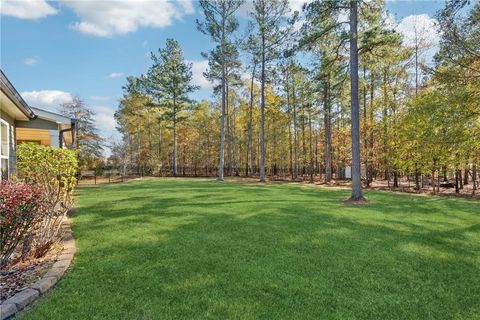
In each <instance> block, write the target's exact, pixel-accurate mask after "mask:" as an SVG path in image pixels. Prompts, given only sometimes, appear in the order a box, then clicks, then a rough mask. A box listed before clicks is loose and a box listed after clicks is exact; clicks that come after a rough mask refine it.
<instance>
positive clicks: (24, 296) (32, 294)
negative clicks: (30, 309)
mask: <svg viewBox="0 0 480 320" xmlns="http://www.w3.org/2000/svg"><path fill="white" fill-rule="evenodd" d="M61 230H62V233H63V235H62V241H63V250H62V252H61V253H60V254H59V255H58V256H57V258H56V260H57V261H56V262H55V263H54V264H53V265H52V267H51V268H50V270H49V271H48V272H47V273H46V274H44V275H43V277H42V278H41V279H40V280H38V281H36V282H35V283H33V284H32V285H30V286H29V287H28V288H26V289H24V290H22V291H20V292H18V293H16V294H15V295H14V296H13V297H10V298H8V299H7V300H5V301H3V302H2V303H1V304H0V320H5V319H8V318H10V317H12V316H14V315H15V314H16V313H17V312H19V311H21V310H23V309H24V308H25V307H27V306H29V305H30V304H32V303H33V302H34V301H36V300H37V299H38V298H39V297H41V296H43V295H45V293H47V292H48V291H49V290H50V289H51V288H52V287H53V286H54V285H55V284H56V283H57V282H58V281H59V280H60V279H61V278H62V276H63V274H64V273H65V271H67V269H68V267H69V266H70V264H71V263H72V260H73V256H74V255H75V252H76V250H77V248H76V246H75V239H74V238H73V234H72V229H71V228H70V220H69V219H68V217H65V220H64V221H63V222H62V226H61Z"/></svg>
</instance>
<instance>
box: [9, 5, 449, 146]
mask: <svg viewBox="0 0 480 320" xmlns="http://www.w3.org/2000/svg"><path fill="white" fill-rule="evenodd" d="M302 1H303V0H295V1H294V3H292V5H291V6H292V7H293V8H299V7H300V6H301V2H302ZM444 3H445V2H444V1H443V0H428V1H403V0H392V1H388V2H387V10H388V11H389V12H390V13H391V15H392V16H393V17H395V20H396V23H398V24H399V25H398V27H397V28H398V29H399V30H400V31H401V32H402V33H404V34H405V36H406V37H408V34H409V33H411V30H412V21H415V23H417V22H420V24H421V25H422V26H425V32H426V37H427V38H429V39H432V41H433V42H435V41H438V34H437V32H436V31H435V30H434V28H430V27H429V26H430V25H431V23H432V21H433V20H432V18H433V15H434V14H435V12H436V11H437V10H438V9H440V8H442V7H443V5H444ZM0 11H1V13H2V15H1V21H0V26H1V31H0V32H1V50H0V53H1V58H0V59H1V60H0V62H1V68H2V70H3V71H4V72H5V73H6V74H7V76H8V77H9V79H10V81H11V82H12V83H13V84H14V86H15V87H16V88H17V90H18V91H19V92H20V93H21V94H22V95H23V96H24V98H25V99H26V100H27V102H28V103H30V104H31V105H32V106H36V107H41V108H46V109H49V110H55V109H56V108H57V106H58V104H59V103H61V102H66V101H68V100H69V99H71V96H72V95H78V96H79V97H80V98H82V99H84V100H85V102H86V103H87V104H88V105H89V106H90V107H91V108H92V109H93V110H94V111H95V112H96V113H97V115H96V122H97V125H98V127H99V129H100V132H101V134H102V135H103V136H104V137H106V138H108V137H110V136H112V135H115V129H114V127H115V123H114V120H113V113H114V111H115V110H116V109H117V106H118V99H119V98H120V97H121V95H122V89H121V87H122V85H123V84H124V82H125V77H126V76H128V75H140V74H142V73H145V72H146V71H147V69H148V67H149V65H150V56H149V52H150V51H152V50H154V51H155V50H157V49H158V48H159V47H161V46H163V45H164V43H165V39H166V38H175V39H177V40H178V41H179V42H180V45H181V46H182V49H183V50H184V54H185V58H186V59H187V60H189V61H192V62H193V72H194V79H195V81H196V82H197V84H199V85H200V86H201V90H199V91H198V92H197V93H195V94H194V95H193V96H192V97H193V98H195V99H201V98H210V97H211V86H210V85H209V83H208V82H207V81H206V80H205V79H204V78H203V76H202V72H203V71H204V69H205V68H206V67H207V62H206V61H204V59H203V58H202V56H201V52H202V51H206V50H208V49H209V48H211V44H210V42H209V38H208V37H207V36H205V35H203V34H201V33H200V32H198V31H197V30H196V26H195V19H198V18H200V19H201V15H200V10H199V7H198V3H197V2H196V1H190V0H181V1H169V0H153V1H152V0H136V1H134V0H130V1H127V0H103V1H93V0H87V1H82V0H80V1H74V0H61V1H45V0H29V1H26V0H2V2H1V4H0ZM243 11H246V8H245V10H243ZM242 19H245V15H243V18H242Z"/></svg>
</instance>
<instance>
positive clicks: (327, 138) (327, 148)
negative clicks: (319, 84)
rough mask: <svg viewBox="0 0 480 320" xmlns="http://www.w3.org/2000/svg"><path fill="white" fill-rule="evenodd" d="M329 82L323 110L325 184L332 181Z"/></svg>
mask: <svg viewBox="0 0 480 320" xmlns="http://www.w3.org/2000/svg"><path fill="white" fill-rule="evenodd" d="M329 81H330V79H328V80H327V81H326V82H325V85H324V88H323V100H324V101H323V108H324V113H325V115H324V123H325V183H330V182H331V181H332V122H331V120H330V117H331V109H332V107H331V105H330V101H329V99H330V95H329Z"/></svg>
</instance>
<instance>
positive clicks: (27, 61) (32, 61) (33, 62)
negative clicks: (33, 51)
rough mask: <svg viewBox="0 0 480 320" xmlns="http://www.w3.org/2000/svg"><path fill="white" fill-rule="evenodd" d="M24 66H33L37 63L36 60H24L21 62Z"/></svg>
mask: <svg viewBox="0 0 480 320" xmlns="http://www.w3.org/2000/svg"><path fill="white" fill-rule="evenodd" d="M23 62H24V63H25V64H26V65H29V66H31V65H33V64H36V63H37V62H38V60H37V59H35V58H26V59H25V60H24V61H23Z"/></svg>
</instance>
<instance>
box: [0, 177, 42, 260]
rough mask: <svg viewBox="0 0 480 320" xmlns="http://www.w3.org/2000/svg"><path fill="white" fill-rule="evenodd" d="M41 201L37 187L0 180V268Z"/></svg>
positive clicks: (23, 233) (20, 237)
mask: <svg viewBox="0 0 480 320" xmlns="http://www.w3.org/2000/svg"><path fill="white" fill-rule="evenodd" d="M42 201H43V192H42V190H41V189H40V188H39V187H36V186H32V185H28V184H25V183H12V182H10V181H1V182H0V268H2V267H4V266H5V265H6V263H7V262H8V261H9V259H10V258H11V256H12V253H13V252H14V250H15V248H16V247H17V245H18V244H19V243H20V242H21V241H22V240H23V239H24V237H25V235H26V234H27V232H28V231H29V228H30V227H31V225H32V224H33V223H34V221H35V214H36V212H37V210H38V209H39V208H40V206H41V204H42Z"/></svg>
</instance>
